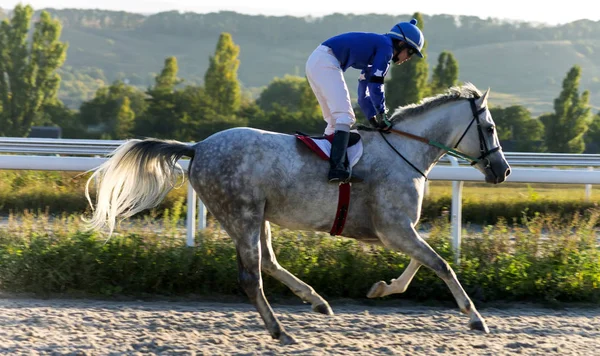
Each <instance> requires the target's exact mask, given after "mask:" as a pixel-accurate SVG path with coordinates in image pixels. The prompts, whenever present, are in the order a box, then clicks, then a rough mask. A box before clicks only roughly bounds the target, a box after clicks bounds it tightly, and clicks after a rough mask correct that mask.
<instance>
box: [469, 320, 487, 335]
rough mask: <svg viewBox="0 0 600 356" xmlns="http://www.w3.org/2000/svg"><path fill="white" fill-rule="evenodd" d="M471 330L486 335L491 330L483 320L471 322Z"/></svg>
mask: <svg viewBox="0 0 600 356" xmlns="http://www.w3.org/2000/svg"><path fill="white" fill-rule="evenodd" d="M469 328H471V330H477V331H483V332H484V333H486V334H489V333H490V329H489V328H488V326H487V324H486V323H485V321H483V320H475V321H473V322H470V323H469Z"/></svg>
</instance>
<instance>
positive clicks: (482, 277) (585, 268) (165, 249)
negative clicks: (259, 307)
mask: <svg viewBox="0 0 600 356" xmlns="http://www.w3.org/2000/svg"><path fill="white" fill-rule="evenodd" d="M178 214H181V212H180V211H174V212H173V214H171V215H169V216H168V217H166V218H164V219H143V220H138V221H136V222H132V224H130V225H129V227H128V228H127V229H122V230H119V233H118V234H115V235H114V236H113V237H111V238H110V239H108V240H107V239H106V236H102V235H98V234H96V233H92V232H86V231H85V230H84V229H83V226H82V225H81V223H80V222H79V219H78V217H75V216H68V215H65V216H63V217H61V218H57V219H54V220H53V219H51V218H50V217H48V216H46V215H35V214H27V215H22V216H11V217H10V219H9V220H10V222H9V223H8V224H7V225H6V226H5V227H3V228H1V229H0V289H1V290H4V291H9V292H26V293H35V294H37V295H40V296H49V295H53V294H56V293H58V294H63V295H67V296H68V295H89V296H104V297H106V296H146V295H163V296H189V295H233V296H242V295H243V293H242V292H241V289H240V288H239V286H238V282H237V263H236V253H235V248H234V245H233V243H232V241H231V240H230V239H229V238H227V236H226V235H225V234H224V233H223V232H222V231H220V230H215V229H208V230H207V231H205V232H204V233H203V234H201V235H198V236H197V242H198V246H197V247H194V248H190V247H187V246H185V238H184V235H185V232H184V231H183V230H182V229H179V228H178V227H177V225H176V224H175V223H174V222H177V221H178V217H179V215H178ZM599 214H600V213H599V212H598V211H590V212H589V214H588V215H587V216H585V217H583V216H575V217H573V218H572V219H571V221H570V222H569V223H568V224H561V223H559V222H558V220H557V219H555V217H554V216H552V215H547V216H538V217H535V218H533V219H529V220H523V221H521V224H519V225H512V224H507V223H506V222H504V221H500V222H499V223H497V224H496V225H490V226H487V227H485V228H484V229H483V231H481V232H465V234H464V235H463V244H462V252H461V264H460V265H454V263H453V262H452V261H453V260H454V256H453V253H452V249H451V246H450V240H451V239H450V226H449V224H448V222H447V221H445V220H437V221H435V222H433V223H432V225H431V228H430V230H429V238H428V239H427V241H428V242H429V244H431V245H432V247H434V249H436V251H437V252H438V253H439V254H440V255H441V256H442V257H444V258H445V259H446V260H447V261H448V262H449V263H450V264H451V265H453V267H454V269H455V271H456V273H457V275H458V276H459V280H460V281H461V283H462V284H463V286H464V288H465V290H466V291H467V292H468V293H469V294H470V295H471V297H472V298H473V299H474V300H475V301H478V302H494V301H532V302H542V303H553V304H555V303H561V302H590V303H597V302H600V288H599V287H600V253H599V251H598V247H597V238H596V229H595V225H596V223H597V220H598V216H599ZM545 237H549V238H545ZM273 245H274V250H275V253H276V255H277V256H278V259H279V261H280V263H281V264H282V265H283V266H284V267H285V268H286V269H288V270H289V271H290V272H292V273H293V274H295V275H296V276H297V277H298V278H300V279H302V280H304V281H305V282H307V283H308V284H310V285H311V286H312V287H313V288H314V289H315V290H316V291H317V292H318V293H320V294H321V295H323V296H324V297H325V298H354V299H364V298H365V295H366V293H367V291H368V290H369V288H370V287H371V285H372V284H373V283H375V282H377V281H379V280H386V281H389V280H390V279H392V278H397V277H398V276H399V275H400V274H401V272H402V270H403V269H404V268H405V267H406V266H407V264H408V262H409V259H408V257H407V256H405V255H403V254H400V253H397V252H395V251H390V250H388V249H384V248H382V247H378V246H372V245H365V244H362V243H359V242H357V241H355V240H349V239H345V238H337V237H336V238H332V237H329V236H328V235H326V234H320V233H307V232H299V231H290V230H285V229H280V228H278V227H277V226H275V227H274V229H273ZM265 293H266V294H267V295H268V296H269V297H270V298H278V297H283V298H288V297H293V294H292V292H291V291H290V290H289V289H288V288H287V287H285V286H284V285H283V284H281V283H280V282H278V281H276V280H274V279H273V278H271V277H268V276H265ZM386 298H387V299H390V298H406V299H412V300H418V301H425V300H437V301H451V300H452V296H451V294H450V292H449V291H448V288H447V286H446V285H445V284H444V282H443V281H442V280H441V279H440V278H438V277H437V276H436V275H435V274H434V273H432V272H431V271H430V270H428V269H426V268H425V269H421V270H420V271H419V272H418V274H417V276H416V277H415V279H414V281H413V283H412V284H411V286H410V287H409V289H408V291H407V292H406V293H404V294H402V295H396V296H390V297H386Z"/></svg>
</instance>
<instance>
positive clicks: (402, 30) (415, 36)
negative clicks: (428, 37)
mask: <svg viewBox="0 0 600 356" xmlns="http://www.w3.org/2000/svg"><path fill="white" fill-rule="evenodd" d="M416 24H417V19H412V20H410V22H400V23H397V24H396V25H395V26H394V27H392V29H391V30H390V32H388V33H386V35H388V36H389V37H393V38H396V39H399V40H401V41H404V42H406V44H408V45H409V46H411V47H412V48H414V49H415V51H417V55H419V57H421V58H423V53H421V50H422V49H423V44H424V43H425V37H423V33H422V32H421V30H419V28H418V27H417V26H416Z"/></svg>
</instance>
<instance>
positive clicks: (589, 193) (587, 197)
mask: <svg viewBox="0 0 600 356" xmlns="http://www.w3.org/2000/svg"><path fill="white" fill-rule="evenodd" d="M587 169H588V171H593V170H594V167H588V168H587ZM591 200H592V185H591V184H586V185H585V201H586V202H589V201H591Z"/></svg>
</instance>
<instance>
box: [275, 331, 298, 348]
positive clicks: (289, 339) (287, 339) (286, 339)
mask: <svg viewBox="0 0 600 356" xmlns="http://www.w3.org/2000/svg"><path fill="white" fill-rule="evenodd" d="M279 343H280V344H281V345H284V346H285V345H294V344H297V343H298V341H296V339H294V337H293V336H292V335H289V334H287V333H281V335H280V336H279Z"/></svg>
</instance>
